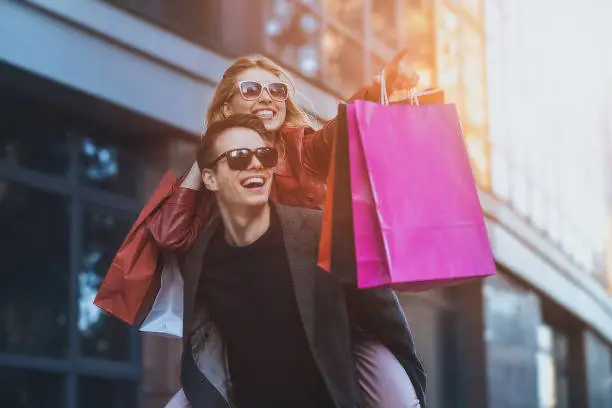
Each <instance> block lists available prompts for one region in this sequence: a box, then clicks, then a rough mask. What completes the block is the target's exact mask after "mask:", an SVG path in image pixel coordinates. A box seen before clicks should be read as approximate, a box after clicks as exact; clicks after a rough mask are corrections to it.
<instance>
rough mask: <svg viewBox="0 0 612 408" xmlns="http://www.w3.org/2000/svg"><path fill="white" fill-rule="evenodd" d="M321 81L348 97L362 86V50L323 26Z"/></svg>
mask: <svg viewBox="0 0 612 408" xmlns="http://www.w3.org/2000/svg"><path fill="white" fill-rule="evenodd" d="M322 50H323V81H324V82H325V83H326V84H327V85H328V86H329V87H330V88H332V89H335V90H338V91H339V92H340V94H341V95H342V97H344V98H349V97H350V96H351V95H353V94H354V93H355V92H356V91H357V90H358V89H359V88H360V87H361V86H363V82H364V78H363V58H362V55H363V50H362V48H361V46H360V45H359V44H356V43H355V42H354V41H353V40H351V39H349V38H347V37H345V36H343V35H341V34H340V33H338V31H336V30H334V29H333V28H331V27H329V26H327V27H325V30H324V33H323V39H322Z"/></svg>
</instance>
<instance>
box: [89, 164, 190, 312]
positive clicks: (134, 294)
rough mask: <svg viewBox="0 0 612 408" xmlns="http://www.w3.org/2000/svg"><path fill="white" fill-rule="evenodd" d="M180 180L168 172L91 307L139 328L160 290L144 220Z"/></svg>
mask: <svg viewBox="0 0 612 408" xmlns="http://www.w3.org/2000/svg"><path fill="white" fill-rule="evenodd" d="M178 181H179V178H178V177H177V176H176V175H175V174H173V173H172V172H167V173H166V174H165V175H164V177H163V178H162V180H161V182H160V183H159V185H158V187H157V188H156V189H155V191H154V192H153V194H152V196H151V198H150V199H149V201H148V202H147V205H145V207H144V208H143V210H142V212H141V213H140V215H139V216H138V219H137V220H136V222H135V223H134V225H133V226H132V228H131V230H130V231H129V232H128V234H127V236H126V238H125V240H124V242H123V244H121V248H119V250H118V251H117V254H116V255H115V258H114V259H113V261H112V263H111V266H110V268H109V270H108V272H107V274H106V276H105V278H104V280H103V281H102V284H101V285H100V288H99V289H98V293H97V294H96V298H95V300H94V304H95V305H96V306H98V307H99V308H101V309H102V310H104V311H106V312H107V313H109V314H111V315H113V316H115V317H116V318H118V319H120V320H123V321H124V322H126V323H128V324H139V323H140V322H142V321H143V319H144V317H145V316H146V315H147V314H148V312H149V311H150V308H151V306H152V304H153V302H154V300H155V296H156V294H157V291H158V290H159V287H160V283H161V281H160V271H161V268H162V267H163V264H162V263H160V262H159V260H160V258H159V250H158V248H157V245H156V243H155V241H154V240H153V238H152V237H151V234H150V233H149V230H148V229H147V226H146V225H145V220H146V218H147V217H148V216H149V215H150V214H152V213H153V212H154V211H156V210H157V209H158V208H159V207H160V206H161V205H162V204H163V203H164V202H165V200H166V198H167V197H169V196H170V195H171V194H172V191H173V189H174V188H175V187H176V185H177V183H178Z"/></svg>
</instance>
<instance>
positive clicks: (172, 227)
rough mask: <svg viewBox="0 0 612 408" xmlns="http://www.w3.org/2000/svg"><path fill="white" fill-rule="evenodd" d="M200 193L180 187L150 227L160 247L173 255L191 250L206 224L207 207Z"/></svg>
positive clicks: (161, 208)
mask: <svg viewBox="0 0 612 408" xmlns="http://www.w3.org/2000/svg"><path fill="white" fill-rule="evenodd" d="M205 201H206V200H205V196H203V195H202V193H201V192H200V191H197V190H192V189H189V188H183V187H177V188H176V189H175V191H174V192H173V193H172V195H171V196H170V197H169V198H168V200H167V201H166V202H165V203H164V204H163V205H162V206H161V207H160V208H159V209H158V210H157V211H156V212H154V213H153V214H151V215H150V216H149V217H148V218H147V220H146V225H147V228H148V230H149V232H150V233H151V235H152V236H153V239H155V241H156V242H157V244H158V245H159V247H160V248H162V249H164V250H166V251H171V252H182V251H186V250H188V249H190V248H191V247H192V246H193V244H194V243H195V241H196V239H197V238H198V234H199V233H200V231H201V230H202V228H203V227H204V225H205V224H206V220H207V211H206V208H207V204H208V203H206V202H205Z"/></svg>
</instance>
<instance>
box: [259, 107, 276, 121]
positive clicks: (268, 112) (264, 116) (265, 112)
mask: <svg viewBox="0 0 612 408" xmlns="http://www.w3.org/2000/svg"><path fill="white" fill-rule="evenodd" d="M256 114H257V116H259V117H260V118H262V119H270V118H271V117H272V116H274V112H272V111H271V110H269V109H262V110H258V111H257V113H256Z"/></svg>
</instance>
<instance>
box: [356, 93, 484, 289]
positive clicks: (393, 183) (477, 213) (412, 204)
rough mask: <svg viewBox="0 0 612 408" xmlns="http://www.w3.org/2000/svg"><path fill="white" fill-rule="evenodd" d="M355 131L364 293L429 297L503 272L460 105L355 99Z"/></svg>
mask: <svg viewBox="0 0 612 408" xmlns="http://www.w3.org/2000/svg"><path fill="white" fill-rule="evenodd" d="M347 128H348V129H347V130H348V139H349V149H348V150H349V162H350V173H351V174H350V175H351V195H352V218H353V233H354V244H355V258H356V269H357V270H356V273H357V284H358V286H359V287H362V288H365V287H376V286H393V287H395V288H397V289H403V290H424V289H428V288H431V287H437V286H443V285H449V284H457V283H461V282H463V281H465V280H468V279H473V278H482V277H486V276H490V275H494V274H495V263H494V258H493V254H492V250H491V245H490V242H489V239H488V236H487V231H486V228H485V222H484V217H483V214H482V210H481V207H480V203H479V200H478V195H477V190H476V185H475V182H474V178H473V175H472V171H471V168H470V164H469V158H468V154H467V151H466V148H465V144H464V141H463V137H462V133H461V127H460V123H459V118H458V115H457V110H456V108H455V106H454V105H452V104H441V105H427V106H412V105H390V106H383V105H380V104H376V103H372V102H367V101H355V103H354V105H351V106H349V107H347ZM366 177H367V180H366V179H365V178H366ZM368 190H369V192H368Z"/></svg>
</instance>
